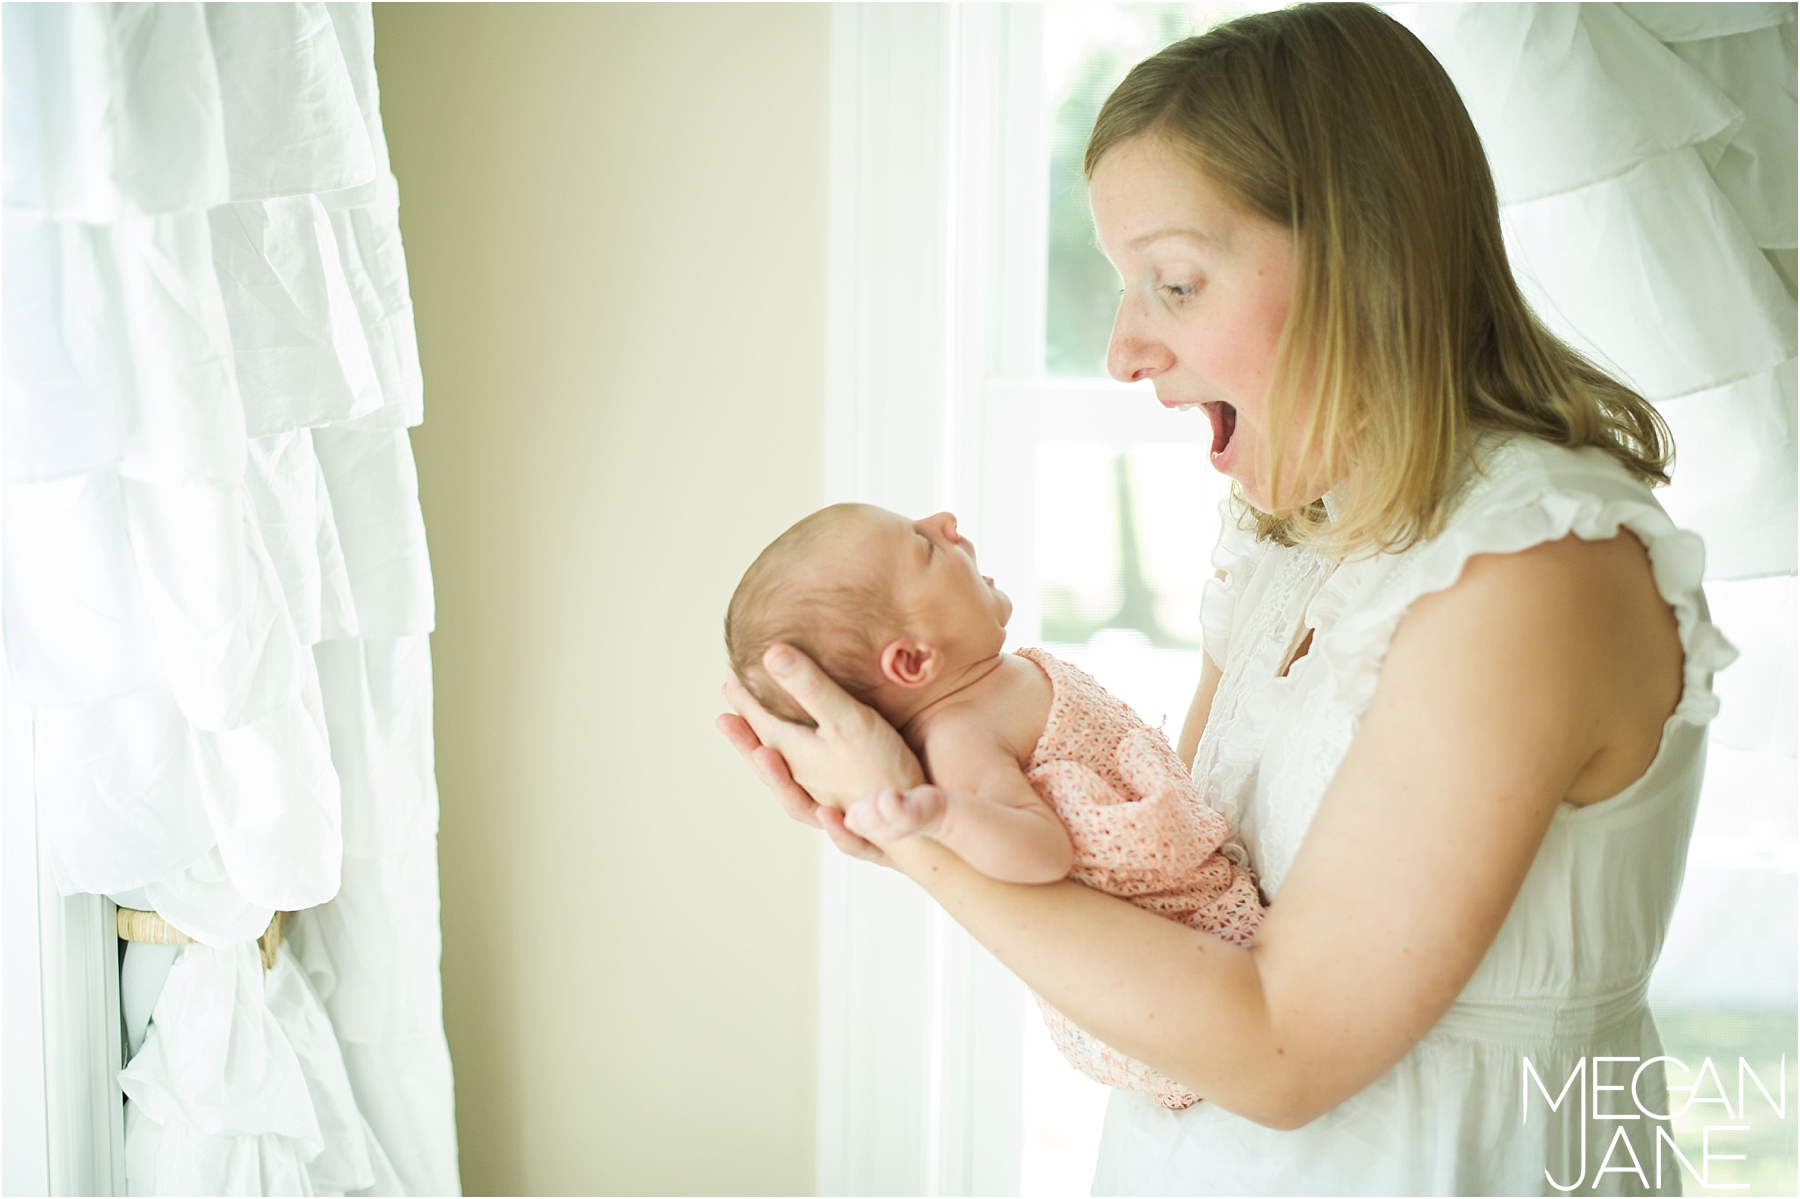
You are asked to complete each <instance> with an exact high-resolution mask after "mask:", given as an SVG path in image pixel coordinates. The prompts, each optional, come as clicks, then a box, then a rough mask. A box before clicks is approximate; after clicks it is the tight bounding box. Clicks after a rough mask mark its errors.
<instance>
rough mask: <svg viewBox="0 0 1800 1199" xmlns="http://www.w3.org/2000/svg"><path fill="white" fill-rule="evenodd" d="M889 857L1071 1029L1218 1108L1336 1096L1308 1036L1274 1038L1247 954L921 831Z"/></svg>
mask: <svg viewBox="0 0 1800 1199" xmlns="http://www.w3.org/2000/svg"><path fill="white" fill-rule="evenodd" d="M888 852H889V856H890V858H891V859H892V861H893V863H894V864H895V865H896V866H898V867H899V868H900V869H901V870H902V871H904V872H905V873H906V874H907V875H908V876H909V877H911V878H912V879H914V881H916V882H918V883H919V884H920V885H921V886H923V887H924V888H925V890H926V891H928V892H929V893H930V894H931V896H932V897H933V898H934V899H936V900H937V901H938V902H939V903H941V904H942V905H943V906H944V908H945V910H946V911H948V912H949V914H950V915H951V916H952V917H954V918H955V919H956V920H957V922H958V923H960V924H962V925H963V927H965V928H967V929H968V930H969V932H970V933H971V934H972V935H973V936H974V937H975V938H976V940H978V941H980V942H981V943H982V944H983V945H984V946H986V947H987V948H988V950H990V951H991V952H992V953H993V954H994V955H995V956H996V957H998V958H999V959H1000V960H1001V961H1002V962H1004V963H1005V964H1006V965H1007V966H1008V967H1009V968H1010V969H1012V971H1013V972H1014V973H1015V974H1017V975H1018V976H1019V977H1020V978H1021V979H1023V980H1024V981H1025V983H1026V985H1028V986H1030V987H1031V988H1032V989H1033V990H1035V991H1036V992H1037V993H1038V994H1040V995H1042V996H1043V997H1044V998H1045V999H1046V1000H1048V1001H1049V1002H1050V1004H1051V1005H1052V1006H1054V1007H1055V1008H1057V1010H1059V1011H1061V1012H1062V1013H1063V1014H1064V1015H1066V1016H1067V1017H1068V1018H1069V1019H1070V1020H1071V1021H1073V1022H1074V1023H1075V1024H1076V1025H1077V1026H1079V1027H1081V1028H1083V1029H1085V1030H1087V1031H1088V1032H1090V1033H1092V1034H1093V1035H1094V1036H1096V1037H1099V1038H1100V1039H1101V1040H1102V1041H1105V1042H1106V1043H1107V1044H1109V1045H1111V1046H1113V1047H1114V1048H1115V1049H1118V1050H1120V1051H1122V1052H1124V1053H1128V1054H1130V1055H1131V1056H1133V1057H1136V1058H1138V1059H1139V1060H1141V1061H1144V1062H1146V1063H1148V1064H1149V1065H1151V1066H1154V1067H1156V1068H1157V1069H1159V1070H1161V1071H1162V1072H1163V1073H1165V1074H1168V1075H1169V1076H1171V1077H1173V1078H1176V1079H1178V1080H1179V1081H1181V1082H1182V1083H1185V1084H1186V1085H1187V1086H1189V1087H1191V1088H1193V1089H1194V1090H1195V1091H1197V1092H1198V1093H1199V1094H1201V1095H1204V1096H1205V1097H1206V1098H1207V1099H1209V1100H1211V1101H1213V1102H1215V1103H1218V1104H1219V1105H1220V1106H1221V1107H1224V1108H1226V1109H1228V1110H1230V1111H1234V1112H1237V1113H1238V1114H1240V1115H1243V1116H1245V1117H1247V1118H1249V1119H1252V1120H1255V1121H1257V1122H1258V1123H1262V1124H1268V1125H1271V1126H1273V1127H1297V1126H1298V1125H1299V1124H1302V1123H1305V1122H1306V1120H1308V1119H1311V1118H1312V1117H1313V1116H1315V1115H1317V1114H1318V1113H1319V1112H1321V1111H1324V1110H1326V1108H1328V1107H1329V1106H1330V1105H1331V1104H1332V1103H1335V1102H1337V1101H1338V1100H1340V1099H1341V1098H1343V1097H1344V1096H1342V1095H1326V1094H1323V1093H1322V1092H1320V1091H1319V1089H1318V1088H1316V1087H1314V1086H1312V1085H1311V1084H1310V1082H1309V1078H1310V1077H1311V1076H1313V1075H1315V1074H1317V1073H1318V1072H1317V1071H1316V1070H1315V1069H1314V1068H1313V1067H1314V1066H1315V1065H1316V1063H1313V1062H1310V1061H1309V1060H1308V1058H1309V1056H1310V1055H1309V1054H1308V1052H1307V1051H1306V1047H1305V1045H1304V1044H1301V1043H1287V1042H1284V1041H1283V1039H1282V1038H1281V1037H1280V1036H1279V1035H1278V1031H1277V1024H1278V1022H1277V1021H1276V1019H1275V1018H1274V1017H1273V1016H1272V1014H1271V1012H1270V1009H1269V1005H1268V1003H1267V997H1266V995H1265V993H1264V988H1263V985H1262V979H1261V976H1260V973H1259V969H1258V963H1257V960H1256V956H1255V954H1254V952H1253V951H1251V950H1246V949H1242V948H1239V947H1237V946H1234V945H1228V944H1226V943H1225V942H1223V941H1221V940H1219V939H1218V938H1216V937H1212V936H1209V935H1207V934H1205V933H1201V932H1196V931H1194V930H1193V929H1190V928H1186V927H1183V926H1182V925H1179V924H1176V923H1174V922H1172V921H1170V920H1166V919H1164V918H1162V917H1160V916H1156V915H1153V914H1152V913H1150V912H1146V911H1144V910H1143V909H1141V908H1138V907H1135V906H1133V905H1132V904H1130V903H1127V902H1125V901H1124V900H1122V899H1115V898H1113V897H1111V896H1108V895H1103V894H1101V893H1100V892H1098V891H1093V890H1090V889H1089V888H1087V887H1084V886H1081V885H1080V884H1078V883H1073V882H1063V883H1056V884H1052V885H1050V886H1037V887H1027V886H1021V885H1018V884H1013V883H1004V882H1000V881H998V880H996V879H992V878H989V877H987V876H986V875H983V874H982V873H981V872H980V871H978V870H975V869H973V868H972V867H971V866H970V865H969V864H968V863H967V862H964V861H962V860H961V859H960V858H958V857H957V856H956V855H955V854H953V853H950V852H949V851H948V850H946V849H945V848H944V847H943V846H941V845H937V844H933V843H931V842H929V841H927V840H925V839H924V838H910V839H908V840H906V841H903V842H897V843H895V844H893V845H891V846H889V847H888ZM1325 1073H1327V1074H1329V1073H1330V1071H1329V1070H1327V1071H1326V1072H1325Z"/></svg>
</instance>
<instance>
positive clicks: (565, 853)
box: [375, 4, 829, 1194]
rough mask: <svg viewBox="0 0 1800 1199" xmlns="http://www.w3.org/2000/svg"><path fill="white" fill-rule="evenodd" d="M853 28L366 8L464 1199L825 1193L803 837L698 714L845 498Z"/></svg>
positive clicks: (774, 15) (815, 18)
mask: <svg viewBox="0 0 1800 1199" xmlns="http://www.w3.org/2000/svg"><path fill="white" fill-rule="evenodd" d="M828 22H829V10H828V8H827V7H826V6H823V5H815V6H763V5H745V6H736V5H726V6H711V5H668V6H657V5H594V6H589V5H545V6H538V5H521V6H511V5H498V6H490V5H467V6H465V5H449V6H437V5H410V4H407V5H392V4H381V5H377V6H376V9H375V27H376V61H377V66H378V69H379V71H380V78H381V88H382V113H383V116H384V118H385V120H386V125H387V136H388V142H389V145H390V147H391V149H392V153H393V161H394V170H395V172H396V174H397V175H398V176H399V179H400V194H401V200H402V208H401V228H402V231H403V233H404V236H405V239H406V251H407V258H408V261H409V263H410V267H411V272H412V288H413V297H414V300H415V302H416V305H417V313H418V330H419V347H420V352H421V354H422V356H423V360H424V368H425V382H426V407H425V424H424V426H423V427H422V428H420V429H418V430H416V431H415V433H414V442H413V444H414V446H415V449H416V450H417V454H418V461H419V478H420V489H421V492H422V494H423V500H424V506H425V519H426V524H427V528H428V530H429V532H430V537H431V552H432V565H433V567H434V569H435V571H436V578H437V593H438V626H437V633H436V635H435V636H434V637H433V639H432V647H433V655H434V662H435V667H436V672H437V675H436V678H437V747H438V748H437V767H438V784H439V788H440V790H441V793H442V797H443V824H442V839H441V854H440V860H441V863H442V877H443V898H444V905H443V927H444V1018H445V1023H446V1024H447V1026H448V1030H449V1036H450V1047H451V1052H452V1054H453V1056H454V1058H455V1063H456V1082H457V1087H456V1100H457V1123H458V1129H459V1132H460V1134H461V1138H462V1167H463V1179H464V1183H465V1186H466V1188H467V1190H468V1191H469V1192H471V1193H490V1194H492V1193H571V1192H588V1193H594V1192H598V1193H608V1192H612V1193H618V1192H648V1193H670V1192H675V1193H718V1192H733V1193H756V1192H787V1193H806V1192H809V1191H810V1190H811V1188H812V1161H813V1108H814V1085H813V1070H814V1028H815V998H814V994H815V985H816V967H815V944H816V934H815V924H816V905H817V901H816V872H815V854H816V848H815V844H814V840H813V836H812V834H809V833H807V832H806V831H805V830H803V829H800V828H799V827H798V826H794V825H790V824H789V823H788V822H787V821H785V820H783V819H781V818H780V817H779V816H778V814H777V813H776V811H775V810H774V808H773V807H772V806H771V805H770V804H769V803H767V802H766V801H765V800H764V799H763V798H762V796H761V795H760V794H759V788H758V787H757V786H756V785H755V784H754V783H753V782H751V780H750V779H749V776H748V775H747V774H745V773H744V772H743V771H742V770H741V769H740V768H739V766H738V764H737V761H736V759H735V758H734V757H733V756H732V755H731V753H730V751H729V750H728V749H727V748H726V747H725V745H724V744H723V742H722V741H721V740H720V739H719V738H718V737H717V735H716V734H715V733H714V732H713V729H712V719H713V717H714V715H715V714H716V713H717V712H718V711H720V710H721V704H720V700H719V696H718V684H719V681H720V679H721V677H722V671H723V665H722V662H723V654H722V651H721V649H720V644H719V622H720V618H721V616H722V614H723V612H724V607H725V602H726V599H727V598H728V596H729V595H730V591H731V588H732V586H733V585H734V584H735V582H736V579H737V575H738V574H739V572H740V571H741V570H742V569H743V567H744V566H745V565H747V564H748V562H749V560H750V559H751V557H753V556H754V554H755V552H756V551H757V550H758V549H759V548H760V547H761V546H762V545H763V544H764V543H765V542H766V541H767V540H768V539H769V538H771V537H773V536H774V535H775V534H776V533H777V532H779V531H780V530H781V529H782V528H784V527H785V526H786V525H787V524H788V523H790V522H791V521H793V520H794V519H796V518H798V517H799V516H800V515H802V514H803V513H805V512H806V511H808V510H810V509H811V508H813V507H816V506H817V505H818V504H819V503H820V502H821V494H822V489H823V467H822V420H823V388H824V313H825V298H824V288H825V180H826V162H825V155H826V115H825V108H826V94H827V69H828V62H827V57H828Z"/></svg>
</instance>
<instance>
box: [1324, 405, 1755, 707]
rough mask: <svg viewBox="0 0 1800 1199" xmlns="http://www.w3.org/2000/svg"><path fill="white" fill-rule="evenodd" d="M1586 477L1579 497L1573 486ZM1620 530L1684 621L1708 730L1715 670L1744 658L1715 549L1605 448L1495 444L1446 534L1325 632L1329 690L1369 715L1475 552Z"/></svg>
mask: <svg viewBox="0 0 1800 1199" xmlns="http://www.w3.org/2000/svg"><path fill="white" fill-rule="evenodd" d="M1572 459H1579V462H1574V461H1571V460H1572ZM1577 474H1578V475H1579V476H1580V478H1581V479H1582V480H1583V486H1582V488H1580V489H1578V488H1576V487H1574V486H1572V485H1571V484H1572V483H1573V481H1574V479H1573V477H1574V476H1575V475H1577ZM1621 529H1628V530H1630V531H1631V532H1632V533H1633V534H1635V535H1636V536H1637V538H1638V539H1639V540H1640V541H1642V542H1643V543H1644V546H1645V548H1646V550H1647V551H1648V552H1649V555H1650V566H1651V573H1652V577H1653V578H1654V579H1655V582H1656V587H1657V590H1658V592H1659V593H1660V594H1661V595H1662V597H1663V599H1664V600H1665V601H1666V602H1667V603H1668V604H1669V606H1670V607H1671V608H1672V609H1673V610H1674V612H1675V619H1676V627H1677V630H1678V632H1679V634H1680V637H1681V644H1682V648H1683V651H1684V655H1685V656H1684V659H1683V667H1682V670H1683V687H1682V695H1681V700H1680V702H1679V704H1678V705H1677V707H1676V709H1675V713H1674V716H1675V717H1676V718H1679V719H1681V720H1684V721H1686V722H1688V723H1690V724H1696V725H1701V724H1705V723H1706V722H1708V721H1710V720H1711V719H1712V718H1713V717H1714V716H1715V715H1717V714H1718V710H1719V701H1718V699H1717V697H1716V696H1714V695H1713V693H1712V676H1713V673H1714V672H1715V671H1718V670H1721V669H1723V668H1724V667H1725V666H1727V665H1729V664H1730V663H1731V662H1732V661H1733V660H1734V659H1735V658H1736V657H1737V651H1736V650H1735V649H1734V648H1732V646H1731V644H1730V643H1729V642H1728V641H1726V640H1725V637H1724V635H1723V634H1722V633H1720V632H1719V630H1718V629H1717V628H1716V627H1715V626H1714V625H1713V624H1712V622H1711V620H1710V619H1709V616H1708V613H1707V611H1706V606H1705V600H1704V598H1703V597H1702V593H1701V589H1700V582H1701V578H1702V576H1703V575H1704V574H1705V565H1706V550H1705V546H1704V544H1703V543H1702V542H1701V539H1700V537H1699V536H1698V535H1697V534H1695V533H1691V532H1688V531H1686V530H1683V529H1678V528H1676V527H1675V523H1674V522H1673V521H1672V520H1670V518H1669V516H1668V514H1667V513H1665V512H1664V511H1663V510H1662V508H1661V507H1659V506H1658V505H1657V503H1656V502H1655V500H1653V499H1651V498H1650V495H1649V493H1648V492H1647V491H1646V490H1645V489H1644V488H1643V486H1642V485H1641V484H1639V483H1637V482H1636V481H1635V480H1632V479H1631V478H1630V477H1629V476H1627V475H1626V473H1625V471H1624V469H1623V468H1622V467H1620V466H1618V464H1617V463H1616V462H1614V461H1613V460H1612V459H1611V458H1610V457H1609V456H1608V455H1606V454H1605V453H1604V452H1603V451H1601V450H1597V449H1585V450H1566V449H1561V448H1558V447H1554V446H1550V445H1548V444H1546V443H1543V442H1538V441H1535V440H1533V439H1529V438H1515V439H1512V440H1511V441H1508V442H1505V443H1502V444H1498V445H1495V446H1493V447H1492V448H1491V449H1490V451H1489V452H1488V453H1486V454H1484V455H1482V459H1481V466H1480V474H1479V476H1477V477H1476V478H1475V479H1474V480H1473V482H1472V485H1471V486H1470V487H1469V489H1468V494H1467V495H1466V496H1465V497H1464V499H1463V500H1462V502H1461V506H1460V508H1459V510H1458V513H1457V515H1456V516H1455V517H1453V518H1452V520H1451V521H1450V523H1449V526H1448V527H1447V528H1446V529H1445V531H1444V533H1443V535H1442V536H1440V537H1438V538H1437V539H1436V540H1434V541H1432V542H1429V543H1427V544H1425V545H1423V546H1420V547H1417V548H1416V549H1415V550H1413V551H1409V552H1408V553H1406V554H1402V555H1399V556H1398V558H1397V559H1396V560H1395V561H1394V563H1393V565H1392V567H1391V568H1390V569H1387V570H1385V571H1382V572H1380V573H1379V574H1376V575H1375V576H1374V577H1368V576H1364V577H1362V578H1361V579H1360V585H1361V588H1362V589H1363V590H1362V591H1361V594H1360V596H1359V597H1358V599H1359V602H1358V603H1357V606H1356V610H1355V612H1354V613H1353V614H1352V615H1351V616H1350V617H1348V618H1347V619H1344V620H1342V621H1335V623H1332V624H1329V625H1327V624H1324V623H1322V624H1321V627H1328V628H1329V632H1326V633H1324V634H1322V635H1321V636H1320V637H1319V638H1318V640H1317V641H1316V643H1315V645H1314V653H1316V654H1317V656H1318V659H1319V668H1320V669H1322V670H1325V671H1328V672H1329V674H1330V682H1329V684H1328V690H1330V691H1331V693H1332V694H1333V696H1334V698H1335V700H1336V702H1337V703H1338V704H1339V705H1341V707H1342V708H1343V709H1344V710H1345V711H1347V712H1349V713H1350V714H1351V715H1352V716H1353V717H1360V716H1361V714H1362V713H1363V712H1364V711H1365V710H1367V708H1368V706H1369V703H1370V701H1371V700H1372V699H1373V698H1374V695H1375V688H1376V685H1377V683H1378V682H1379V680H1380V666H1381V660H1382V658H1383V657H1384V656H1385V655H1386V653H1387V646H1388V643H1389V642H1390V641H1391V640H1392V639H1393V635H1394V630H1395V629H1396V628H1398V627H1399V624H1400V621H1401V620H1402V619H1403V618H1404V617H1405V615H1406V613H1407V610H1408V609H1409V608H1410V607H1411V606H1412V604H1413V602H1414V601H1415V600H1417V599H1418V598H1419V597H1421V596H1424V595H1428V594H1430V593H1432V592H1434V591H1442V590H1444V589H1446V588H1448V587H1450V586H1451V585H1452V584H1454V583H1455V582H1456V580H1457V579H1458V578H1460V577H1461V575H1462V571H1463V567H1464V566H1465V565H1466V564H1467V563H1468V560H1469V559H1470V558H1472V557H1474V556H1475V555H1477V554H1511V553H1518V552H1519V551H1521V550H1525V549H1530V548H1531V547H1532V546H1535V545H1541V544H1543V543H1545V542H1549V541H1557V540H1560V539H1561V538H1563V537H1567V536H1569V535H1570V534H1574V535H1575V536H1577V537H1580V538H1582V539H1583V540H1587V541H1606V540H1610V539H1611V538H1613V537H1615V536H1617V535H1618V533H1619V531H1620V530H1621ZM1340 578H1341V579H1342V580H1343V582H1344V584H1345V587H1344V590H1346V591H1348V590H1349V588H1350V587H1351V586H1355V585H1356V584H1357V582H1358V581H1359V580H1358V578H1357V575H1356V574H1355V573H1354V572H1351V571H1345V572H1344V573H1343V574H1342V575H1341V576H1340ZM1330 590H1331V588H1329V587H1328V588H1327V591H1328V592H1329V591H1330ZM1321 598H1323V596H1322V597H1321ZM1347 598H1348V597H1347V596H1346V597H1343V598H1339V599H1334V601H1333V603H1334V604H1341V603H1342V602H1344V599H1347ZM1334 618H1335V614H1334Z"/></svg>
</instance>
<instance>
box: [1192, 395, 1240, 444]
mask: <svg viewBox="0 0 1800 1199" xmlns="http://www.w3.org/2000/svg"><path fill="white" fill-rule="evenodd" d="M1200 406H1201V407H1202V408H1204V409H1206V417H1207V419H1208V420H1210V421H1212V429H1213V440H1212V452H1213V455H1214V456H1215V457H1216V456H1217V455H1219V454H1220V453H1222V452H1223V451H1224V449H1225V447H1226V446H1228V445H1230V444H1231V435H1232V434H1233V433H1235V432H1237V409H1236V408H1233V407H1232V406H1231V405H1230V404H1227V403H1225V402H1224V401H1222V400H1221V401H1218V402H1216V403H1212V404H1202V405H1200Z"/></svg>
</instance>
